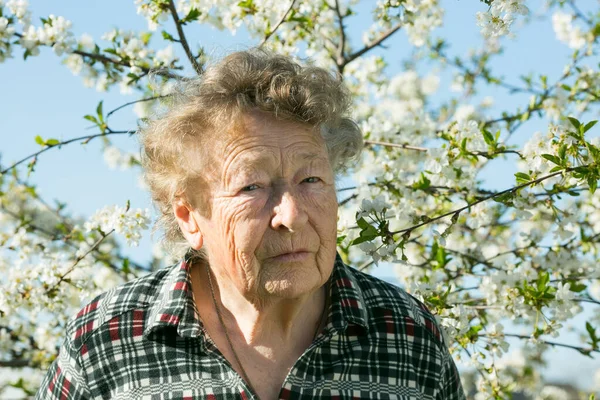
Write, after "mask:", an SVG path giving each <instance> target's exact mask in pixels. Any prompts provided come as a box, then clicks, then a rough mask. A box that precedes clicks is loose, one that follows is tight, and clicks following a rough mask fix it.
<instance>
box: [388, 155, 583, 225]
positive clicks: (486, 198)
mask: <svg viewBox="0 0 600 400" xmlns="http://www.w3.org/2000/svg"><path fill="white" fill-rule="evenodd" d="M588 166H589V165H582V166H580V167H588ZM576 168H579V167H569V168H566V169H564V170H562V171H556V172H553V173H551V174H549V175H546V176H542V177H541V178H538V179H535V180H533V181H530V182H526V183H523V184H521V185H518V186H515V187H512V188H510V189H506V190H503V191H501V192H498V193H495V194H492V195H489V196H485V197H482V198H481V199H479V200H477V201H475V202H473V203H471V204H467V205H466V206H464V207H461V208H459V209H456V210H453V211H449V212H447V213H445V214H442V215H440V216H437V217H434V218H428V219H427V220H426V221H424V222H422V223H420V224H417V225H414V226H411V227H410V228H406V229H401V230H399V231H395V232H390V234H392V235H396V234H399V233H404V232H408V231H412V230H414V229H417V228H420V227H421V226H423V225H427V224H430V223H432V222H434V221H437V220H439V219H442V218H445V217H448V216H450V215H453V214H458V213H460V212H462V211H464V210H466V209H468V208H471V207H473V206H474V205H476V204H479V203H482V202H484V201H487V200H489V199H492V198H494V197H498V196H501V195H503V194H505V193H510V192H514V191H517V190H519V189H522V188H524V187H526V186H530V185H535V184H537V183H540V182H542V181H545V180H546V179H550V178H552V177H554V176H556V175H560V174H562V173H564V172H571V171H573V170H574V169H576Z"/></svg>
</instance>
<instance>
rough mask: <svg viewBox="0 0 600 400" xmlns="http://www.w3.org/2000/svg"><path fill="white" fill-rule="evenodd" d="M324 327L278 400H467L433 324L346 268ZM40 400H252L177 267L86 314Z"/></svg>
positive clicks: (390, 289) (337, 278) (393, 292)
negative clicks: (204, 321)
mask: <svg viewBox="0 0 600 400" xmlns="http://www.w3.org/2000/svg"><path fill="white" fill-rule="evenodd" d="M330 290H331V292H330V296H331V297H330V298H331V305H330V308H329V314H328V322H327V325H326V327H325V329H323V331H322V332H321V333H320V334H319V335H318V337H317V338H316V339H315V341H314V342H313V343H312V344H311V345H310V347H309V348H308V349H306V351H305V352H304V354H302V356H301V357H300V358H299V359H298V360H297V361H296V363H295V364H294V366H293V367H292V369H291V370H290V372H289V374H288V376H287V377H286V379H285V381H284V382H283V386H282V388H281V391H280V393H279V398H280V399H332V398H333V399H358V398H360V399H438V400H460V399H465V395H464V393H463V389H462V387H461V384H460V379H459V376H458V373H457V370H456V367H455V365H454V362H453V361H452V358H451V356H450V354H449V353H448V350H447V348H446V346H445V344H444V342H443V339H442V336H441V335H440V330H439V327H438V325H437V324H436V322H435V319H434V317H433V316H432V315H431V314H430V313H429V311H427V309H426V308H425V306H423V305H422V304H421V303H420V302H418V301H417V300H415V299H414V298H413V297H411V296H410V295H408V294H407V293H406V292H404V291H403V290H402V289H399V288H398V287H396V286H393V285H391V284H389V283H386V282H383V281H381V280H379V279H377V278H374V277H372V276H369V275H366V274H363V273H361V272H358V271H356V270H354V269H351V268H348V267H347V266H345V265H344V264H343V262H342V260H341V259H340V258H339V256H338V257H337V258H336V262H335V266H334V269H333V272H332V275H331V277H330ZM36 398H37V399H61V400H67V399H101V398H102V399H152V400H154V399H186V400H187V399H211V400H217V399H244V400H249V399H254V398H256V396H255V395H254V394H253V393H252V392H251V390H250V389H249V387H248V385H247V384H246V383H245V382H244V381H243V379H242V378H241V377H240V376H239V375H238V374H237V373H236V372H235V371H234V370H233V368H232V367H231V364H230V363H229V362H228V361H227V360H226V359H225V358H224V357H223V356H222V355H221V353H220V352H219V350H218V349H217V348H216V347H215V345H214V344H213V342H212V340H211V339H210V338H209V337H207V336H206V335H205V334H204V331H203V329H202V322H201V320H200V318H199V316H198V312H197V309H196V306H195V303H194V301H193V297H192V292H191V285H190V276H189V266H188V265H187V264H186V263H185V262H181V263H180V264H178V265H175V266H173V267H170V268H167V269H162V270H160V271H157V272H155V273H153V274H151V275H148V276H145V277H143V278H140V279H137V280H134V281H132V282H129V283H127V284H125V285H123V286H120V287H117V288H115V289H112V290H110V291H108V292H106V293H104V294H102V295H100V296H98V297H97V298H96V299H94V300H93V301H92V302H91V303H90V304H88V305H87V306H85V307H84V308H83V309H82V310H81V311H80V312H79V313H78V314H77V315H76V316H75V317H74V318H73V319H72V320H71V321H70V322H69V325H68V327H67V338H66V340H65V342H64V344H63V346H62V347H61V349H60V352H59V356H58V358H57V359H56V361H55V362H54V363H53V364H52V366H51V367H50V370H49V371H48V374H47V375H46V377H45V379H44V381H43V382H42V386H41V388H40V390H39V392H38V394H37V396H36Z"/></svg>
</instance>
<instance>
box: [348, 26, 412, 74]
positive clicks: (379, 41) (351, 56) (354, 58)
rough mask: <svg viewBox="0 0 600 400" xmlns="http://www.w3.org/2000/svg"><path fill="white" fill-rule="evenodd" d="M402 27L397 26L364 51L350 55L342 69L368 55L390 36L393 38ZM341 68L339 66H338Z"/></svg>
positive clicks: (364, 48) (363, 49)
mask: <svg viewBox="0 0 600 400" xmlns="http://www.w3.org/2000/svg"><path fill="white" fill-rule="evenodd" d="M400 27H401V25H400V24H398V25H395V26H393V27H392V28H391V29H390V30H388V31H387V32H385V33H384V34H383V35H381V36H380V37H379V38H378V39H377V40H375V41H373V42H371V43H370V44H368V45H366V46H365V47H363V48H362V49H360V50H358V51H357V52H355V53H352V54H350V55H349V56H348V57H346V59H345V60H344V63H343V65H342V69H343V68H344V67H346V65H348V64H350V63H351V62H352V61H354V60H356V59H357V58H358V57H360V56H362V55H363V54H365V53H367V52H368V51H370V50H372V49H373V48H374V47H377V46H379V45H380V44H381V43H383V42H384V41H385V40H386V39H387V38H389V37H390V36H392V35H393V34H394V33H396V32H397V31H398V30H399V29H400ZM338 68H339V66H338Z"/></svg>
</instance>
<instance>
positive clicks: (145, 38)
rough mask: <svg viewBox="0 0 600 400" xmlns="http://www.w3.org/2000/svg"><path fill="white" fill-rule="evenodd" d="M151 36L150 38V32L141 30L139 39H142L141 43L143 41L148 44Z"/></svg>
mask: <svg viewBox="0 0 600 400" xmlns="http://www.w3.org/2000/svg"><path fill="white" fill-rule="evenodd" d="M151 38H152V32H143V33H142V34H141V35H140V39H142V43H144V45H148V43H150V39H151Z"/></svg>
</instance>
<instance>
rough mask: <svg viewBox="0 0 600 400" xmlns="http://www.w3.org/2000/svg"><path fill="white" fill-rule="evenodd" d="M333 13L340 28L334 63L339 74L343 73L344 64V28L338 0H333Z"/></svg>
mask: <svg viewBox="0 0 600 400" xmlns="http://www.w3.org/2000/svg"><path fill="white" fill-rule="evenodd" d="M335 13H336V15H337V18H338V26H339V28H340V42H339V43H338V48H337V58H336V60H335V63H336V65H337V67H338V71H339V72H340V76H342V74H343V73H344V67H345V66H346V65H345V64H346V61H345V60H346V56H345V54H344V49H345V48H346V28H345V27H344V17H343V16H342V12H341V11H340V1H339V0H335Z"/></svg>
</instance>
